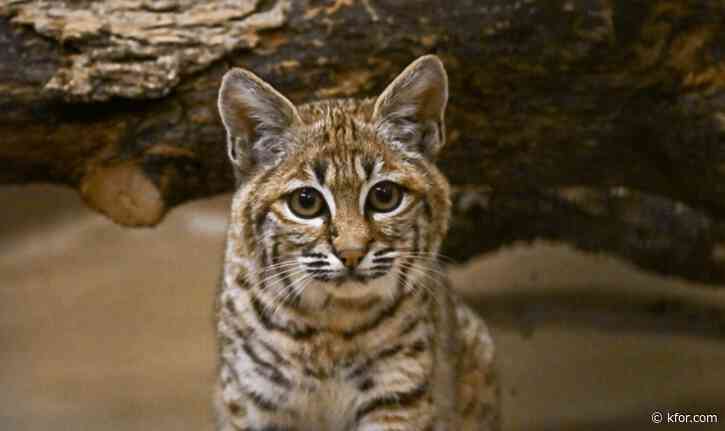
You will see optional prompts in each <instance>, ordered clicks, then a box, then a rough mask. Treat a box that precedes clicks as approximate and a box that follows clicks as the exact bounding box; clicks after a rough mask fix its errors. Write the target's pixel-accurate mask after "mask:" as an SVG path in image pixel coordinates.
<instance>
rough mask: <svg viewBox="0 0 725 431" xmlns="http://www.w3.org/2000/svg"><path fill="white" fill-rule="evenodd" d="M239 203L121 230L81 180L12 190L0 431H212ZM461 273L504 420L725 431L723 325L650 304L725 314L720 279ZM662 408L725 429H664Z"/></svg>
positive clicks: (597, 272) (566, 260)
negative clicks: (658, 310) (86, 196)
mask: <svg viewBox="0 0 725 431" xmlns="http://www.w3.org/2000/svg"><path fill="white" fill-rule="evenodd" d="M228 204H229V197H228V196H220V197H218V198H214V199H211V200H206V201H199V202H194V203H191V204H187V205H185V206H183V207H181V208H178V209H176V210H174V211H172V212H171V213H170V214H169V216H168V217H167V219H166V221H165V222H164V223H162V224H161V225H160V226H159V227H157V228H154V229H126V228H121V227H118V226H116V225H113V224H112V223H111V222H110V221H108V220H107V219H105V218H103V217H102V216H100V215H98V214H95V213H93V212H91V211H89V210H87V209H86V208H84V207H83V205H82V203H81V202H80V201H79V199H78V197H77V196H76V195H75V193H74V192H72V191H70V190H66V189H62V188H57V187H49V186H32V187H3V188H0V346H2V347H0V364H1V365H2V368H0V388H1V389H2V390H0V430H51V429H52V430H55V431H59V430H114V431H126V430H155V431H165V430H210V429H211V415H210V393H211V386H212V376H213V371H214V339H213V330H212V313H211V312H212V301H213V296H214V291H215V284H216V279H217V276H218V271H219V269H220V265H221V255H222V244H223V236H224V230H225V225H226V208H227V206H228ZM453 278H454V279H455V280H456V285H457V286H458V289H459V290H460V291H461V292H462V293H463V294H465V296H466V297H467V298H469V299H470V300H471V301H472V302H474V303H476V304H477V306H478V307H479V309H480V310H482V312H483V313H484V314H486V315H487V316H488V317H489V322H490V324H491V326H492V330H493V334H494V338H495V339H496V342H497V345H498V351H499V366H500V369H501V375H502V380H503V382H504V390H503V395H504V420H505V429H506V430H512V431H513V430H526V431H543V430H612V429H616V430H640V429H678V430H689V429H692V430H701V429H703V430H704V429H708V430H709V429H712V430H715V429H721V430H725V416H723V415H725V334H723V333H722V329H723V328H722V327H717V326H714V327H710V326H708V323H707V321H705V322H704V323H703V322H702V321H698V322H699V323H697V325H696V326H697V327H696V328H694V329H693V328H692V327H690V326H689V325H691V324H692V320H691V319H689V320H688V319H684V320H683V319H679V320H678V319H675V320H668V319H666V318H663V317H662V316H661V314H652V313H639V311H638V310H640V309H644V310H648V309H651V307H650V308H648V307H649V306H650V305H652V304H655V305H656V304H661V303H662V300H663V298H664V299H666V300H669V301H677V302H678V303H680V304H687V305H688V306H689V305H694V306H695V307H700V306H702V307H708V310H710V312H711V313H715V314H717V315H719V316H725V296H724V295H725V289H719V290H720V291H718V290H715V289H711V288H706V287H702V286H691V285H689V284H687V283H685V282H683V281H678V280H672V279H664V278H660V277H655V276H653V275H650V274H646V273H643V272H641V271H638V270H636V269H633V268H632V267H630V266H629V265H627V264H625V263H623V262H620V261H618V260H615V259H612V258H606V257H601V256H594V255H584V254H580V253H577V252H575V251H572V250H570V249H568V248H567V247H564V246H560V245H555V244H538V243H537V244H534V245H528V246H525V245H520V246H516V247H512V248H510V249H507V250H502V251H501V252H499V253H496V254H492V255H489V256H483V257H481V258H479V259H477V260H476V261H475V262H472V263H470V264H469V265H467V266H465V267H460V268H456V269H455V270H454V271H453ZM631 304H635V305H634V306H631ZM640 306H641V307H640ZM656 410H657V411H661V412H663V413H665V414H666V413H667V412H670V413H674V412H682V413H690V414H698V413H714V414H717V415H719V420H720V423H719V424H710V425H705V424H690V425H683V424H680V425H654V424H652V422H651V419H650V416H651V414H652V413H653V411H656Z"/></svg>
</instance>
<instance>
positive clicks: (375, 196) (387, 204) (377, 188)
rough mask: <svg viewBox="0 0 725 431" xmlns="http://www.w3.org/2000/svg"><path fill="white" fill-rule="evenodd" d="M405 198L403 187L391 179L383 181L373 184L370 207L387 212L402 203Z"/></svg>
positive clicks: (369, 200)
mask: <svg viewBox="0 0 725 431" xmlns="http://www.w3.org/2000/svg"><path fill="white" fill-rule="evenodd" d="M402 200H403V190H402V189H401V187H400V186H399V185H397V184H395V183H393V182H390V181H383V182H380V183H377V184H375V185H374V186H373V188H372V190H370V193H369V194H368V207H369V208H370V209H371V210H373V211H377V212H381V213H387V212H390V211H392V210H394V209H395V208H397V207H398V205H400V202H401V201H402Z"/></svg>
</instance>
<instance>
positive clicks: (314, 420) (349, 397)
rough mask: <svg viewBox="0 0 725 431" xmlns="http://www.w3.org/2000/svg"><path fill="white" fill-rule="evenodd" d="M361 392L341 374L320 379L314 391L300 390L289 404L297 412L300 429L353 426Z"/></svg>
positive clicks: (311, 430)
mask: <svg viewBox="0 0 725 431" xmlns="http://www.w3.org/2000/svg"><path fill="white" fill-rule="evenodd" d="M359 402H360V392H359V390H357V389H356V388H355V386H354V385H353V384H352V383H350V382H346V381H344V380H343V379H341V378H330V379H326V380H324V381H320V382H318V383H317V385H315V389H314V390H312V391H298V393H297V394H295V395H293V397H292V398H291V399H290V407H292V409H293V410H294V411H296V412H297V413H298V416H297V417H298V420H297V421H298V424H299V428H298V429H299V430H300V431H338V430H342V429H351V426H352V424H353V423H354V419H355V410H356V406H358V405H359Z"/></svg>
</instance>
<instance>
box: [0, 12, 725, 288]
mask: <svg viewBox="0 0 725 431" xmlns="http://www.w3.org/2000/svg"><path fill="white" fill-rule="evenodd" d="M724 17H725V6H723V4H722V2H719V1H706V0H703V1H698V2H695V1H687V0H663V1H657V2H652V1H646V0H549V1H544V0H539V1H537V0H517V1H503V0H480V1H479V0H467V1H466V0H463V1H456V2H448V1H444V0H397V1H392V0H334V1H313V0H300V1H287V0H240V1H231V0H213V1H207V2H196V1H193V0H163V1H145V0H96V1H91V0H86V1H83V0H76V1H53V2H51V1H40V0H28V1H22V0H5V1H0V107H1V108H2V110H3V115H2V118H1V119H0V136H2V141H0V182H2V183H22V182H34V181H48V182H55V183H62V184H67V185H70V186H72V187H75V188H77V189H78V190H79V191H80V193H81V195H82V196H83V198H84V199H85V201H86V202H87V203H88V205H89V206H91V207H92V208H95V209H97V210H99V211H101V212H103V213H104V214H107V215H108V216H109V217H110V218H111V219H113V220H114V221H116V222H118V223H122V224H125V225H130V226H149V225H154V224H156V223H158V222H159V221H160V220H161V219H162V218H163V215H164V214H165V213H166V212H167V211H168V210H169V209H170V208H172V207H174V206H175V205H178V204H180V203H182V202H184V201H187V200H189V199H195V198H199V197H203V196H209V195H212V194H215V193H220V192H223V191H227V190H230V189H231V188H232V187H233V178H232V174H231V170H230V166H229V164H228V163H227V161H226V159H225V151H224V149H223V148H224V134H223V130H222V127H221V124H220V121H219V119H218V116H217V113H216V104H215V101H216V92H217V89H218V85H219V81H220V78H221V76H222V74H223V73H224V72H225V71H226V70H227V69H228V68H230V67H232V66H241V67H245V68H248V69H251V70H254V71H255V72H256V73H258V74H259V75H260V76H262V77H263V78H264V79H266V80H268V81H269V82H271V83H272V84H273V85H274V86H276V87H277V88H279V89H280V90H281V91H282V92H284V93H285V94H286V95H288V96H289V97H290V98H291V99H292V100H293V101H295V102H297V103H304V102H306V101H310V100H314V99H319V98H327V97H362V96H372V95H375V94H376V93H378V92H379V91H381V90H382V89H383V88H384V86H385V85H386V84H387V83H388V82H389V81H390V80H391V79H392V78H393V77H394V76H395V75H396V74H397V73H398V72H399V71H400V70H401V69H402V67H404V66H405V65H406V64H407V63H409V62H410V61H411V60H412V59H414V58H415V57H417V56H419V55H422V54H425V53H431V52H432V53H436V54H438V55H439V56H440V57H441V58H442V59H443V61H444V63H445V64H446V68H447V69H448V72H449V76H450V84H451V101H450V105H449V110H448V126H449V128H448V139H449V144H448V147H447V148H446V149H445V151H444V153H443V154H442V156H441V160H440V166H441V167H442V169H443V170H444V172H445V173H446V174H447V175H448V177H449V178H450V180H451V182H452V183H453V184H454V186H455V190H456V195H455V210H456V212H455V214H454V219H453V225H452V231H451V234H450V238H449V240H448V241H447V244H446V250H445V251H446V253H448V254H449V255H452V256H454V257H455V258H458V259H465V258H467V257H470V256H473V255H475V254H478V253H481V252H486V251H491V250H494V249H496V248H498V247H501V246H503V245H506V244H510V243H512V242H514V241H530V240H534V239H539V238H541V239H552V240H558V241H564V242H567V243H569V244H572V245H573V246H576V247H578V248H582V249H585V250H590V251H596V252H606V253H611V254H615V255H618V256H622V257H625V258H627V259H630V260H631V261H632V262H634V263H636V264H638V265H640V266H642V267H645V268H648V269H651V270H655V271H658V272H661V273H666V274H671V275H676V276H681V277H685V278H688V279H693V280H698V281H703V282H706V283H710V284H713V285H717V284H719V285H723V284H725V141H724V140H725V134H724V132H725V62H724V58H725V23H724V21H725V18H724Z"/></svg>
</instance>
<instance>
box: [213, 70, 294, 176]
mask: <svg viewBox="0 0 725 431" xmlns="http://www.w3.org/2000/svg"><path fill="white" fill-rule="evenodd" d="M219 114H220V115H221V118H222V122H223V123H224V127H225V128H226V129H227V144H228V149H227V150H228V153H229V159H230V160H231V161H232V163H233V164H234V165H235V166H237V167H238V168H239V170H240V171H242V172H244V171H247V170H248V169H249V168H252V167H254V166H256V165H270V164H274V163H276V162H277V161H279V160H280V159H281V157H282V156H283V155H284V154H285V153H287V152H288V151H289V150H290V147H291V146H292V145H293V139H292V136H291V134H290V133H289V130H288V129H289V128H290V126H292V125H294V124H299V123H301V122H302V121H301V120H300V116H299V114H298V113H297V109H296V108H295V106H294V105H293V104H292V102H290V101H289V100H287V98H286V97H284V96H283V95H281V94H280V93H279V92H278V91H277V90H275V89H274V88H272V86H271V85H269V84H267V83H266V82H264V81H263V80H261V79H260V78H259V77H257V76H256V75H255V74H253V73H251V72H249V71H246V70H243V69H232V70H230V71H229V72H227V73H226V75H224V78H223V79H222V85H221V88H220V89H219Z"/></svg>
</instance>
